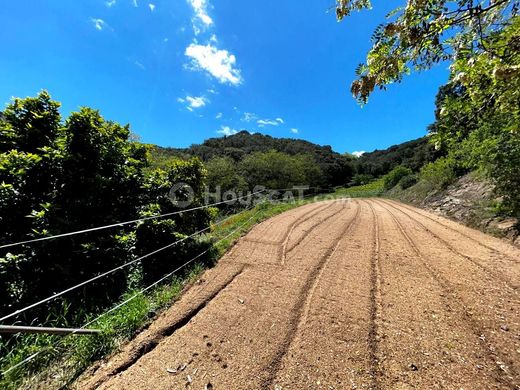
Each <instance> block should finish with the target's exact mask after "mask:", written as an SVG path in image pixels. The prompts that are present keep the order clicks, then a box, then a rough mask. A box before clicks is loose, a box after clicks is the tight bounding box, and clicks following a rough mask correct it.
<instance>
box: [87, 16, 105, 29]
mask: <svg viewBox="0 0 520 390" xmlns="http://www.w3.org/2000/svg"><path fill="white" fill-rule="evenodd" d="M90 21H91V22H92V24H93V25H94V28H95V29H96V30H98V31H102V30H104V29H105V28H107V26H108V24H107V23H106V22H105V21H104V20H103V19H98V18H90Z"/></svg>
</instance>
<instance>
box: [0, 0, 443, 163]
mask: <svg viewBox="0 0 520 390" xmlns="http://www.w3.org/2000/svg"><path fill="white" fill-rule="evenodd" d="M378 3H381V5H380V4H378ZM383 3H384V4H383ZM399 5H400V2H399V1H396V0H389V1H386V2H376V5H375V8H374V9H373V10H371V11H364V12H360V13H356V14H354V15H352V16H351V17H349V18H347V19H345V20H344V21H343V22H341V23H338V22H337V21H336V18H335V13H334V7H333V6H334V0H307V1H305V2H302V1H301V0H283V1H281V0H262V1H259V0H257V1H251V0H218V1H217V0H146V1H145V0H82V1H69V0H45V1H41V0H20V1H10V2H5V3H4V4H3V5H2V11H1V12H0V38H1V42H2V49H1V50H2V54H1V55H0V75H1V76H0V77H1V83H0V104H1V107H4V106H5V104H7V103H8V102H9V101H10V99H11V98H12V97H13V96H15V97H25V96H34V95H36V94H37V93H38V91H40V90H42V89H46V90H48V91H49V92H50V94H51V95H52V97H53V98H54V99H55V100H58V101H60V102H61V103H62V113H63V116H65V117H66V116H67V115H68V114H69V113H70V112H73V111H75V110H77V109H78V108H79V107H81V106H88V107H92V108H95V109H98V110H100V112H101V114H102V115H103V116H104V117H105V118H106V119H110V120H114V121H117V122H120V123H122V124H127V123H129V124H130V126H131V129H132V131H133V132H134V133H136V134H138V135H139V136H140V137H141V140H142V141H143V142H146V143H155V144H158V145H162V146H172V147H187V146H189V145H191V144H194V143H201V142H202V141H203V140H205V139H207V138H211V137H220V136H224V135H230V134H233V133H235V132H237V131H240V130H248V131H250V132H260V133H263V134H268V135H271V136H274V137H291V138H301V139H305V140H308V141H311V142H314V143H318V144H321V145H331V146H332V148H333V149H334V150H336V151H338V152H340V153H343V152H351V153H352V152H360V151H372V150H374V149H383V148H386V147H388V146H390V145H394V144H398V143H401V142H404V141H407V140H411V139H414V138H418V137H421V136H423V135H425V134H426V127H427V126H428V125H429V124H430V123H432V122H433V119H434V116H433V112H434V100H435V94H436V92H437V90H438V87H439V86H440V85H442V84H444V83H445V82H446V81H447V78H448V69H447V65H446V64H442V65H440V66H438V67H436V68H434V69H432V70H430V71H428V72H423V73H413V74H412V75H410V76H407V77H406V78H405V79H404V81H403V82H402V83H400V84H395V85H391V86H389V87H388V89H387V90H386V91H377V92H375V93H374V94H373V96H371V98H370V101H369V103H368V104H367V105H366V106H364V107H361V106H360V105H359V104H358V103H356V101H355V100H354V99H353V98H352V96H351V94H350V92H349V86H350V83H351V81H352V80H353V79H354V77H355V73H354V70H355V68H356V66H357V65H358V64H359V63H361V62H363V61H364V58H365V55H366V53H367V51H368V50H369V48H370V36H371V34H372V32H373V30H374V28H375V27H376V26H377V25H378V24H380V23H382V22H384V17H385V15H386V14H387V12H388V11H389V10H391V9H392V8H395V7H397V6H399Z"/></svg>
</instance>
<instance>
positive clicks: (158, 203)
mask: <svg viewBox="0 0 520 390" xmlns="http://www.w3.org/2000/svg"><path fill="white" fill-rule="evenodd" d="M59 106H60V105H59V103H57V102H54V101H52V100H51V98H50V96H49V94H48V93H47V92H41V93H40V94H39V95H38V96H37V97H34V98H33V97H31V98H26V99H14V100H13V102H12V103H11V104H9V105H8V106H7V107H6V109H5V111H4V112H3V115H1V116H0V147H1V149H0V245H1V244H9V243H12V242H17V241H23V240H30V239H32V238H40V237H45V236H49V235H54V234H60V233H67V232H71V231H75V230H80V229H88V228H92V227H97V226H100V225H105V224H112V223H114V222H117V221H125V220H131V219H136V218H139V217H140V216H145V215H157V214H160V213H166V212H172V211H177V210H179V207H178V205H177V204H175V203H173V202H172V201H171V200H170V199H169V197H168V193H169V190H170V187H171V186H172V185H173V184H175V183H179V182H183V183H187V184H188V185H190V186H191V188H192V189H193V193H194V199H193V202H194V203H193V204H195V205H200V204H202V201H203V198H204V196H203V189H204V180H205V175H206V172H205V169H204V167H203V165H202V162H201V161H200V160H198V159H193V160H190V161H177V162H171V163H170V164H169V165H168V167H167V169H165V170H161V169H155V170H154V169H150V167H149V165H150V163H149V160H148V154H147V149H146V147H145V146H143V145H140V144H138V143H136V142H132V141H131V140H130V137H131V133H130V129H129V126H121V125H119V124H117V123H115V122H111V121H107V120H105V119H104V118H103V117H102V116H101V115H100V114H99V112H98V111H95V110H92V109H90V108H81V109H80V110H79V111H78V112H74V113H72V114H71V115H70V116H69V117H68V118H67V120H65V121H62V120H61V117H60V114H59ZM212 216H213V214H212V212H211V211H210V210H206V209H204V210H199V211H198V212H194V213H189V214H188V213H186V214H179V215H176V216H174V217H172V218H167V219H160V220H157V221H155V222H150V221H149V222H146V223H141V224H139V225H138V226H134V225H126V226H124V227H118V228H113V229H109V230H103V231H99V232H93V233H89V234H81V235H75V236H70V237H66V238H62V239H58V240H49V241H42V242H38V243H34V244H33V245H21V246H16V247H12V248H7V249H4V250H1V251H0V294H2V297H4V298H5V299H2V300H0V315H1V314H6V313H7V312H11V311H13V310H15V309H16V308H18V307H21V306H25V305H26V304H30V303H33V302H34V301H37V300H38V299H41V298H44V297H47V296H49V295H52V293H54V292H56V291H60V290H63V289H65V288H67V287H70V286H72V285H74V284H76V283H78V282H81V281H84V280H86V279H88V278H90V277H92V276H94V275H97V274H100V273H102V272H105V271H107V270H109V269H111V268H114V267H117V266H119V265H121V264H123V263H125V262H127V261H129V260H131V259H134V258H135V256H137V255H140V254H144V253H148V252H151V251H153V250H156V249H158V248H160V247H161V246H164V245H163V243H165V242H167V243H171V242H173V241H175V240H176V239H177V238H179V237H186V236H187V235H189V234H191V233H193V232H194V231H196V230H200V229H201V228H203V227H207V226H208V224H209V222H210V219H211V217H212ZM194 245H195V241H193V240H186V242H185V245H184V246H181V247H179V248H177V249H176V250H177V252H174V251H170V252H164V253H163V254H162V255H163V256H164V259H169V261H170V262H169V263H168V262H166V263H160V262H159V263H155V264H154V263H153V262H151V263H150V264H146V269H144V267H145V266H144V265H141V267H140V269H137V268H138V267H136V268H134V269H125V270H122V271H119V272H116V273H114V274H112V275H111V276H109V277H107V278H103V279H102V280H100V281H98V282H96V283H95V284H94V285H89V286H85V288H84V289H78V290H76V291H74V292H72V293H69V294H67V295H66V297H64V299H65V301H66V303H67V305H68V306H69V307H70V309H69V313H68V315H67V318H66V319H64V320H70V318H72V317H73V316H74V315H73V313H76V312H77V311H89V310H93V309H95V308H98V307H103V306H105V305H107V304H110V303H111V302H112V301H113V300H114V299H116V298H119V296H120V295H121V293H122V292H123V291H125V289H126V287H127V285H128V283H129V280H130V279H129V276H130V273H136V272H137V273H138V274H143V273H144V276H145V277H148V276H149V277H152V276H155V275H157V273H158V272H164V270H165V266H168V265H171V264H178V263H179V262H180V261H183V260H185V257H182V256H184V255H186V253H187V250H186V248H188V247H190V248H194V247H195V246H194ZM179 250H180V252H179ZM174 255H175V256H174ZM168 256H169V257H168ZM62 303H63V302H60V301H57V302H52V303H51V304H50V305H51V307H49V306H41V307H40V308H39V310H40V311H41V312H40V313H42V311H43V312H45V313H46V314H48V312H49V311H50V312H52V310H50V309H51V308H52V307H54V308H55V309H56V308H58V307H60V306H61V304H62ZM37 314H38V312H37V311H31V312H30V313H27V315H28V317H27V318H26V319H27V320H29V319H31V318H34V316H35V315H37ZM44 318H45V317H44ZM48 320H53V319H52V318H50V317H49V319H48Z"/></svg>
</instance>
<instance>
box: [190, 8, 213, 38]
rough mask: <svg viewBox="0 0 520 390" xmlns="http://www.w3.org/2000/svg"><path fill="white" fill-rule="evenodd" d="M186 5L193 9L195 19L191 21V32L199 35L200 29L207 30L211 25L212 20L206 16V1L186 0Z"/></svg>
mask: <svg viewBox="0 0 520 390" xmlns="http://www.w3.org/2000/svg"><path fill="white" fill-rule="evenodd" d="M188 3H189V4H190V5H191V7H192V8H193V12H194V13H195V17H194V18H193V20H192V24H193V30H194V31H195V34H196V35H198V34H200V33H201V30H202V29H205V28H207V27H208V26H211V25H212V24H213V19H211V17H210V16H209V15H208V1H207V0H188Z"/></svg>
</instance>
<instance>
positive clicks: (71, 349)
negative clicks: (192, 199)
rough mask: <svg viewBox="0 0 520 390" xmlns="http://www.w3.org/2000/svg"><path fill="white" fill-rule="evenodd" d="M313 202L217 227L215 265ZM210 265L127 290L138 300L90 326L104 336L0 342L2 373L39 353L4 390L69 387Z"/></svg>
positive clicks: (4, 382)
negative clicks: (280, 217)
mask: <svg viewBox="0 0 520 390" xmlns="http://www.w3.org/2000/svg"><path fill="white" fill-rule="evenodd" d="M310 201H312V200H311V199H310V200H307V201H305V202H292V203H262V204H259V205H257V206H256V207H254V208H253V209H251V210H247V211H243V212H241V213H238V214H236V215H235V216H232V217H231V218H229V219H228V220H226V221H225V222H223V223H221V224H218V225H215V226H214V227H213V229H212V231H211V233H210V234H209V235H208V236H209V237H206V238H209V239H211V240H212V241H213V242H214V243H215V244H214V246H213V250H212V251H211V252H210V255H211V257H212V260H213V261H216V260H218V259H219V258H220V257H221V256H222V255H223V254H224V253H225V252H226V251H227V250H228V249H229V248H230V247H231V246H232V245H233V244H234V242H235V241H236V240H237V239H238V238H239V237H240V236H241V235H243V234H244V233H246V232H247V231H249V230H250V229H251V228H252V227H253V226H254V225H255V224H257V223H259V222H261V221H263V220H265V219H268V218H270V217H272V216H274V215H277V214H280V213H282V212H284V211H287V210H289V209H292V208H294V207H297V206H300V205H302V204H304V203H307V202H310ZM207 264H208V263H207V262H206V263H204V264H201V263H198V264H194V265H192V266H190V267H189V268H186V269H185V270H183V271H182V272H180V273H179V274H177V275H175V276H172V277H171V278H168V279H166V280H165V281H164V283H162V284H160V285H158V286H157V287H155V288H153V289H151V290H149V291H147V292H146V293H144V294H139V291H138V290H131V291H128V292H127V293H126V294H125V295H124V296H123V297H122V298H121V301H120V302H121V303H122V302H125V301H126V300H128V299H130V298H132V297H133V299H131V300H130V301H129V302H128V303H126V304H124V305H123V306H121V307H120V308H119V309H117V310H114V311H113V312H111V313H109V314H108V315H105V316H103V317H102V318H100V319H99V320H97V321H95V322H93V323H92V324H91V325H90V326H89V328H94V329H100V330H101V333H100V334H99V335H95V336H77V335H71V336H66V337H63V336H54V335H41V334H40V335H27V334H26V335H19V336H18V339H17V341H16V347H15V348H11V349H9V350H8V349H7V348H6V346H5V345H2V340H1V339H0V351H1V352H2V356H0V371H2V372H4V371H6V370H8V369H9V368H10V367H13V366H15V365H16V364H18V363H20V362H22V361H23V360H24V359H26V358H27V357H29V356H31V355H33V354H35V353H38V355H37V356H36V357H34V359H32V360H31V361H29V362H28V363H26V364H24V365H22V366H20V367H19V368H16V369H13V370H11V371H9V372H8V373H7V374H6V375H5V376H4V377H2V378H0V388H1V389H6V390H10V389H20V388H22V389H32V388H36V387H38V388H41V387H43V388H63V387H66V386H67V385H69V384H70V383H72V382H73V381H74V380H75V379H76V378H77V377H78V376H79V375H80V374H81V373H82V372H83V371H84V370H85V369H87V368H88V367H89V366H90V365H91V364H92V363H94V362H95V361H97V360H99V359H102V358H104V357H106V356H108V355H109V354H111V353H113V352H114V351H116V350H117V349H118V348H119V347H120V346H121V345H122V344H123V343H125V342H127V341H128V340H130V339H132V338H133V337H135V335H136V334H137V333H139V331H141V330H142V329H143V328H144V327H146V326H147V325H148V324H149V323H150V322H152V321H153V319H154V318H155V317H156V316H157V314H159V313H160V312H161V311H163V310H164V309H166V308H167V307H169V306H171V305H172V303H174V302H175V301H176V300H177V299H178V298H179V297H180V295H181V293H182V290H183V289H184V288H185V287H186V286H187V285H188V284H190V283H192V282H193V281H194V280H196V279H197V278H198V277H199V276H200V274H201V273H202V272H203V271H204V269H205V268H206V267H207ZM98 314H100V313H92V314H91V315H89V316H87V319H86V320H85V318H83V320H82V321H81V322H80V321H77V323H86V322H89V321H91V320H92V319H94V318H96V315H98ZM75 322H76V321H75Z"/></svg>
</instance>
